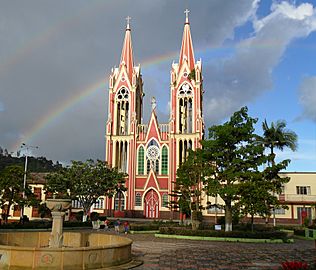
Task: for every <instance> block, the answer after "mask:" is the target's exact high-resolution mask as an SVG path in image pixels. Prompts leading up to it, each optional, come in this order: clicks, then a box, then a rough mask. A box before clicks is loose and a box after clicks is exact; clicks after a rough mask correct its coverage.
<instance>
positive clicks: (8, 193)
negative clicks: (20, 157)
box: [0, 165, 36, 222]
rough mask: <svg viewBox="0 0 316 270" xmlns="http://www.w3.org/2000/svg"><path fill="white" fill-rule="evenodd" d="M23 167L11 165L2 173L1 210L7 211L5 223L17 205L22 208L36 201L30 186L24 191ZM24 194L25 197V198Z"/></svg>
mask: <svg viewBox="0 0 316 270" xmlns="http://www.w3.org/2000/svg"><path fill="white" fill-rule="evenodd" d="M23 176H24V170H23V167H21V166H17V165H11V166H7V167H5V168H4V169H3V170H2V171H1V173H0V197H1V201H0V203H1V208H2V209H4V210H5V213H4V221H5V222H7V220H8V217H9V212H10V208H11V206H12V205H14V204H17V205H18V206H19V207H20V208H21V207H24V206H25V205H34V204H36V201H35V200H34V196H33V193H32V191H31V190H30V189H29V187H28V186H26V187H25V189H24V181H23ZM23 192H25V197H24V198H23V195H22V194H23Z"/></svg>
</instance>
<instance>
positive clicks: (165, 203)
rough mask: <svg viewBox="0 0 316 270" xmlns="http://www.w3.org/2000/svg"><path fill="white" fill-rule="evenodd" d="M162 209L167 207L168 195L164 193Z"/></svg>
mask: <svg viewBox="0 0 316 270" xmlns="http://www.w3.org/2000/svg"><path fill="white" fill-rule="evenodd" d="M162 207H168V194H167V193H164V194H163V195H162Z"/></svg>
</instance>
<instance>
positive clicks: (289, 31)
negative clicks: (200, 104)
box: [204, 2, 316, 123]
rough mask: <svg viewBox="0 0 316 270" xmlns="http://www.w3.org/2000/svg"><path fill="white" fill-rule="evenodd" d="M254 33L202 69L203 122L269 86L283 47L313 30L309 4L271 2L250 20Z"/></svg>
mask: <svg viewBox="0 0 316 270" xmlns="http://www.w3.org/2000/svg"><path fill="white" fill-rule="evenodd" d="M253 24H254V29H255V32H254V33H253V35H252V36H251V37H249V38H248V39H244V40H242V41H241V42H239V43H238V44H237V45H236V47H235V49H236V53H235V54H234V55H233V56H231V57H230V58H229V59H222V61H220V62H216V63H213V64H212V65H209V66H206V68H205V69H204V71H205V74H204V77H205V84H206V85H207V86H208V88H207V89H206V94H205V97H206V98H205V117H206V123H214V122H217V121H219V120H221V119H223V118H225V117H227V116H229V115H230V114H231V113H232V112H233V111H236V110H238V109H239V108H240V107H241V106H244V105H246V104H248V103H249V102H251V101H253V100H255V99H256V98H258V96H260V95H261V94H262V93H263V92H264V91H267V90H270V89H272V88H273V80H272V72H273V69H274V68H275V67H276V66H277V65H278V63H279V62H280V60H281V59H282V56H283V54H284V52H285V50H286V48H287V46H288V45H289V44H290V43H291V42H292V41H293V40H294V39H297V38H303V37H306V36H308V35H309V34H310V33H311V32H313V31H315V30H316V15H315V10H314V9H313V8H312V6H311V5H310V4H301V5H300V6H295V5H292V4H290V3H287V2H282V3H279V4H274V5H273V9H272V11H271V13H270V14H269V15H267V16H266V17H264V18H262V19H260V20H257V19H256V18H254V19H253Z"/></svg>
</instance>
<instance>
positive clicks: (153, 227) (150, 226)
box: [130, 223, 160, 231]
mask: <svg viewBox="0 0 316 270" xmlns="http://www.w3.org/2000/svg"><path fill="white" fill-rule="evenodd" d="M159 227H160V224H159V223H144V224H135V223H133V224H130V230H131V231H157V230H159Z"/></svg>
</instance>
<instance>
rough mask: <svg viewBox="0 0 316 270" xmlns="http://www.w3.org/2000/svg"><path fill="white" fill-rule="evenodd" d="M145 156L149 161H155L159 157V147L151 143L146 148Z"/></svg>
mask: <svg viewBox="0 0 316 270" xmlns="http://www.w3.org/2000/svg"><path fill="white" fill-rule="evenodd" d="M146 156H147V158H148V159H149V160H150V161H156V160H157V159H159V148H158V146H156V145H151V146H149V147H148V148H147V153H146Z"/></svg>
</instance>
